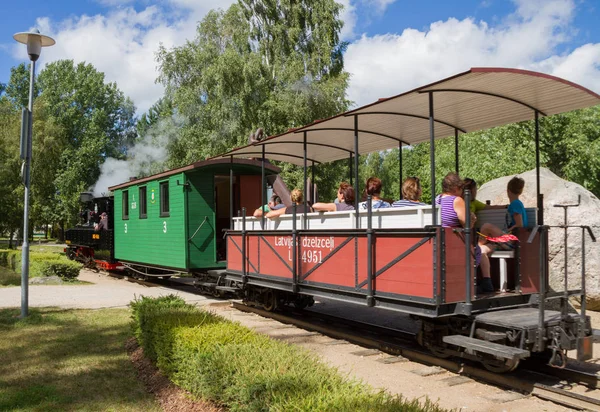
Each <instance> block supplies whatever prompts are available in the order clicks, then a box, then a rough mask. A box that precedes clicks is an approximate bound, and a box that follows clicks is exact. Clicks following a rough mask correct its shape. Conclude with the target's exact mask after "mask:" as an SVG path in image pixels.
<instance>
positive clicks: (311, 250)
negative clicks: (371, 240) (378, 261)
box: [299, 236, 367, 288]
mask: <svg viewBox="0 0 600 412" xmlns="http://www.w3.org/2000/svg"><path fill="white" fill-rule="evenodd" d="M346 241H347V242H346ZM344 242H346V243H345V244H344ZM366 242H367V241H366V239H365V238H359V239H349V240H348V237H347V236H307V237H304V238H303V239H301V241H300V243H301V248H300V251H299V258H300V259H299V260H300V262H301V263H300V267H299V269H300V271H299V273H301V274H302V275H301V277H300V278H301V279H303V280H305V281H309V282H320V283H326V284H329V285H336V286H345V287H351V288H355V287H356V285H357V277H356V268H357V267H358V273H359V276H358V284H360V282H362V281H363V280H365V279H366V271H367V255H366ZM342 244H344V245H343V246H341V245H342ZM340 246H341V248H340V249H338V251H337V252H336V253H335V254H333V252H334V250H335V249H336V248H338V247H340ZM357 249H358V254H357V253H356V252H357ZM319 263H321V265H320V266H318V267H317V268H316V269H315V267H316V266H317V265H318V264H319ZM309 272H310V273H309ZM307 275H308V276H307Z"/></svg>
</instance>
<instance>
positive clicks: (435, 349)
mask: <svg viewBox="0 0 600 412" xmlns="http://www.w3.org/2000/svg"><path fill="white" fill-rule="evenodd" d="M429 351H430V352H431V353H433V355H434V356H435V357H436V358H440V359H448V358H449V357H450V356H452V353H450V351H448V350H447V349H446V348H443V347H441V346H429Z"/></svg>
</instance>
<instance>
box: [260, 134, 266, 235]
mask: <svg viewBox="0 0 600 412" xmlns="http://www.w3.org/2000/svg"><path fill="white" fill-rule="evenodd" d="M260 177H261V183H260V184H261V186H260V187H261V188H262V189H261V190H260V202H261V203H260V207H261V208H263V209H264V206H265V198H266V197H267V193H266V192H267V188H266V187H265V145H262V159H261V162H260ZM266 213H267V212H265V211H264V210H263V213H262V215H261V217H260V223H261V226H262V229H263V230H265V214H266Z"/></svg>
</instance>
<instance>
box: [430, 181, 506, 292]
mask: <svg viewBox="0 0 600 412" xmlns="http://www.w3.org/2000/svg"><path fill="white" fill-rule="evenodd" d="M463 186H464V182H463V180H462V179H461V178H460V177H458V175H457V174H456V173H448V174H447V175H446V177H444V180H443V182H442V194H441V195H439V196H438V197H437V198H436V203H437V204H438V205H440V208H441V215H442V227H464V226H465V224H466V220H467V219H466V216H467V213H471V211H467V207H466V204H465V201H464V200H463V198H462V197H461V196H462V194H463ZM476 220H477V217H475V214H474V213H471V226H473V225H474V224H475V221H476ZM483 260H486V262H483ZM480 263H482V264H481V272H482V276H483V279H482V282H481V284H480V285H479V287H480V289H481V291H482V292H483V293H489V292H493V291H494V286H493V285H492V279H491V277H490V265H489V257H488V255H487V254H482V253H481V247H480V246H479V244H477V245H476V246H475V264H476V265H477V266H479V264H480ZM484 263H487V264H484Z"/></svg>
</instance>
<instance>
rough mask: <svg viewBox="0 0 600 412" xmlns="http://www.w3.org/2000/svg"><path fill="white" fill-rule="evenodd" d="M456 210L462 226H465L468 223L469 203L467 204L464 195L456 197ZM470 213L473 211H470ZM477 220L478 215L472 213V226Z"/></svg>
mask: <svg viewBox="0 0 600 412" xmlns="http://www.w3.org/2000/svg"><path fill="white" fill-rule="evenodd" d="M453 206H454V211H455V212H456V216H457V217H458V221H459V222H460V224H461V225H462V227H465V225H466V224H467V215H466V212H467V205H465V201H464V199H463V198H462V197H456V198H455V199H454V203H453ZM469 213H471V212H470V211H469ZM476 220H477V217H476V216H475V214H474V213H471V227H473V226H474V225H475V221H476Z"/></svg>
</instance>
